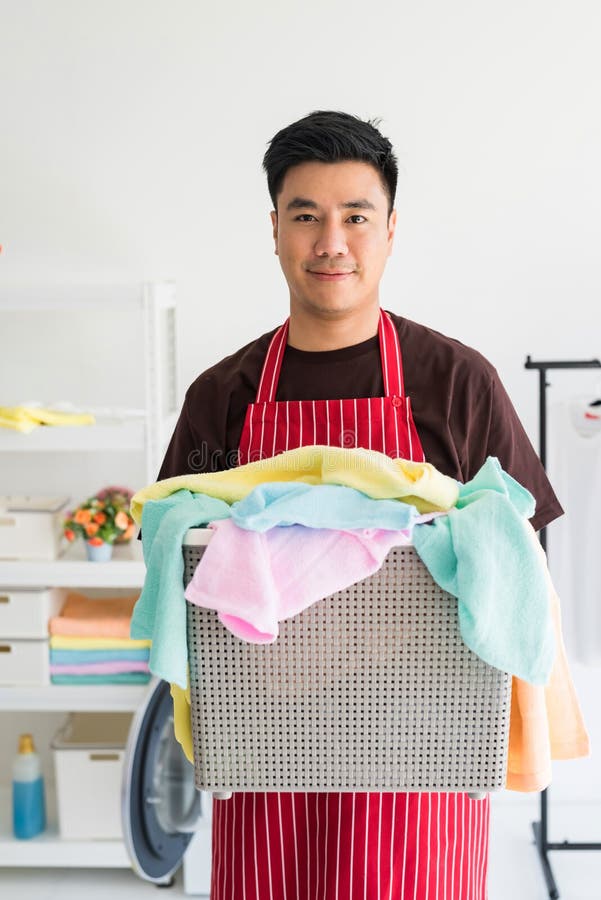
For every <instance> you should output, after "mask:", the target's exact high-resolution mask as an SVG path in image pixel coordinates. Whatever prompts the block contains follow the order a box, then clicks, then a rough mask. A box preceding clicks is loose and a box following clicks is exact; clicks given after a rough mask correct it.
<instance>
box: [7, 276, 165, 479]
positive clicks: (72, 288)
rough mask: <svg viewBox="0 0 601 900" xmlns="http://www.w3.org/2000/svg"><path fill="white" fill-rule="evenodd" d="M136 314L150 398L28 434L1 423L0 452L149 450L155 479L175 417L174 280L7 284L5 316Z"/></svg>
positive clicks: (149, 465) (150, 469) (148, 467)
mask: <svg viewBox="0 0 601 900" xmlns="http://www.w3.org/2000/svg"><path fill="white" fill-rule="evenodd" d="M94 308H96V309H102V310H114V315H115V317H116V318H117V317H118V316H119V311H120V310H125V309H134V310H137V311H138V312H139V331H138V334H139V335H140V336H141V340H140V341H139V350H141V361H140V367H141V370H142V375H143V378H144V393H145V403H144V408H143V409H139V410H131V409H122V410H120V409H119V408H111V409H110V410H106V411H105V412H104V413H103V414H102V415H100V416H99V417H98V420H97V424H95V425H87V426H83V427H61V428H38V429H36V430H35V431H34V432H32V433H31V434H21V433H19V432H17V431H11V430H8V429H0V453H1V452H18V453H22V452H25V453H28V452H34V453H35V452H38V453H40V452H46V453H49V452H55V451H68V452H79V453H81V452H91V453H97V452H103V451H111V450H113V451H114V450H118V451H129V450H138V451H143V452H144V454H145V473H146V482H147V483H150V482H151V481H154V479H155V477H156V473H157V471H158V467H159V465H160V462H161V459H162V453H163V448H164V446H165V444H166V442H167V440H168V438H169V437H170V435H171V433H172V432H173V428H174V427H175V422H176V420H177V414H178V407H177V377H176V323H175V308H176V304H175V285H174V284H173V283H172V282H154V283H146V284H139V285H115V286H110V285H107V286H97V285H94V286H90V285H64V286H51V287H45V286H40V285H12V286H11V285H8V286H7V285H3V286H2V287H0V316H1V315H2V313H9V312H30V313H35V312H46V313H47V312H57V313H58V312H68V311H69V310H75V309H77V310H78V311H81V310H82V309H89V310H93V309H94Z"/></svg>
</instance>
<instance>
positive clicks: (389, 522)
mask: <svg viewBox="0 0 601 900" xmlns="http://www.w3.org/2000/svg"><path fill="white" fill-rule="evenodd" d="M231 513H232V519H233V520H234V522H235V523H236V525H238V526H239V527H240V528H244V529H245V530H246V531H261V532H263V531H268V530H269V529H270V528H273V527H274V526H276V525H304V526H305V527H307V528H331V529H335V530H337V531H352V530H355V529H359V528H378V529H385V530H387V531H404V530H406V529H411V528H412V527H413V524H414V522H415V519H416V518H417V517H418V515H419V513H418V511H417V510H416V509H415V507H414V506H409V504H408V503H402V502H401V501H399V500H374V499H373V498H372V497H368V496H367V494H364V493H362V492H361V491H357V490H355V488H351V487H343V486H341V485H337V484H317V485H311V484H304V483H302V482H298V481H292V482H290V481H275V482H266V483H265V484H261V485H259V486H258V487H256V488H254V490H252V491H251V492H250V494H248V496H247V497H245V498H244V499H243V500H238V501H237V502H236V503H233V504H232V507H231Z"/></svg>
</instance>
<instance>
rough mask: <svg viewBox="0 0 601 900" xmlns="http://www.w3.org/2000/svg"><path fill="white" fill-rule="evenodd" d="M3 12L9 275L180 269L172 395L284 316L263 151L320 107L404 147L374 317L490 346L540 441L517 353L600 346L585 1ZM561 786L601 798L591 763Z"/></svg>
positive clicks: (598, 80)
mask: <svg viewBox="0 0 601 900" xmlns="http://www.w3.org/2000/svg"><path fill="white" fill-rule="evenodd" d="M0 22H1V23H2V24H1V28H0V84H2V105H1V113H0V134H1V138H0V242H1V243H2V244H3V245H4V252H3V254H2V255H1V256H0V279H2V280H7V281H21V280H27V281H32V280H34V281H65V280H68V281H104V282H115V281H139V280H142V279H152V278H163V277H168V278H174V279H176V281H177V283H178V297H179V304H180V306H179V335H180V345H181V351H182V356H181V376H182V388H183V387H185V386H186V385H187V384H188V383H189V382H190V381H191V380H192V379H193V378H194V377H195V375H196V374H197V373H198V372H199V371H201V370H202V369H203V368H205V367H207V366H208V365H209V364H211V363H213V362H215V361H216V360H217V359H219V358H221V357H222V356H224V355H226V354H227V353H228V352H231V351H232V350H233V349H235V348H236V347H238V346H240V345H241V344H243V343H244V342H246V341H247V340H250V339H251V338H253V337H254V336H256V335H257V334H259V333H261V332H263V331H265V330H267V329H269V328H270V327H273V326H274V325H275V324H277V323H278V322H279V321H281V320H282V319H283V318H284V316H285V314H286V308H287V293H286V290H285V283H284V281H283V278H282V276H281V273H280V271H279V268H278V264H277V259H276V257H275V256H274V255H273V253H272V245H271V237H270V223H269V218H268V212H269V209H270V202H269V198H268V194H267V190H266V186H265V182H264V177H263V175H262V172H261V158H262V154H263V152H264V150H265V148H266V143H267V141H268V140H269V138H270V137H271V136H272V135H273V134H274V133H275V131H276V130H278V129H279V128H280V127H282V126H283V125H285V124H287V123H289V122H290V121H292V120H294V119H295V118H298V117H300V116H302V115H304V114H305V113H307V112H309V111H311V110H312V109H316V108H336V109H343V110H347V111H351V112H354V113H357V114H359V115H362V116H365V117H371V116H381V117H383V122H382V126H381V127H382V130H383V132H384V133H385V134H387V135H388V136H390V138H391V139H392V141H393V143H394V144H395V147H396V150H397V153H398V156H399V159H400V162H401V166H402V177H401V181H400V186H399V196H398V210H399V227H398V232H397V241H396V248H395V254H394V256H393V258H392V259H391V261H390V263H389V268H388V271H387V274H386V276H385V281H384V285H383V291H382V299H383V305H385V306H386V307H388V308H390V309H393V310H395V311H396V312H399V313H401V314H405V315H407V316H408V317H410V318H415V319H418V320H421V321H423V322H426V323H427V324H430V325H432V326H433V327H435V328H438V329H440V330H442V331H444V332H446V333H448V334H451V335H453V336H455V337H458V338H460V339H461V340H463V341H465V342H466V343H469V344H472V345H475V346H477V347H478V348H479V349H480V350H481V351H482V352H484V353H485V355H487V356H488V357H489V358H490V359H491V360H492V361H493V362H494V363H495V365H496V366H497V368H498V369H499V371H500V373H501V376H502V378H503V379H504V381H505V383H506V385H507V387H508V389H509V391H510V393H511V395H512V397H513V399H514V402H515V405H516V407H517V409H518V411H519V413H520V414H521V416H522V418H523V420H524V422H525V424H526V426H527V428H528V430H529V432H530V434H531V436H532V437H533V439H535V438H536V421H537V419H536V414H537V407H536V396H537V380H536V377H535V375H534V374H533V373H527V372H525V371H524V369H523V362H524V359H525V356H526V354H527V353H531V354H532V355H533V356H535V357H538V358H557V357H559V358H586V357H591V356H594V355H599V354H601V272H600V267H599V239H600V236H601V227H600V226H601V222H600V218H601V176H600V171H599V170H600V165H599V160H601V113H600V111H601V97H600V84H601V65H600V62H599V60H600V53H599V46H600V38H601V6H600V5H599V3H598V2H597V0H507V2H505V3H496V2H485V0H454V2H452V3H449V2H445V0H423V2H421V3H419V4H418V3H410V2H407V0H400V2H396V3H392V2H391V3H384V2H381V0H373V2H371V3H369V4H365V3H364V2H358V0H344V2H343V0H334V2H330V3H327V4H326V3H323V2H318V0H305V2H303V3H298V4H291V3H284V2H276V0H255V2H253V3H248V2H242V0H236V2H230V3H229V4H221V5H217V4H210V3H203V2H193V0H172V2H170V3H166V2H163V3H160V2H157V0H104V2H102V3H97V2H90V0H52V2H50V0H47V2H43V0H37V2H35V0H21V2H19V3H16V2H14V0H0ZM131 347H132V350H133V351H134V352H135V336H133V335H132V340H131ZM586 377H587V378H589V379H590V376H586ZM553 381H554V383H557V382H559V384H561V376H559V377H558V379H555V378H554V379H553ZM589 384H590V380H589ZM0 388H1V386H0ZM0 402H1V400H0ZM592 677H594V678H595V679H596V685H597V687H598V685H599V677H598V672H597V673H595V674H594V676H591V675H587V676H586V678H585V679H584V680H585V681H586V683H587V684H591V683H592V682H591V678H592ZM592 693H594V692H592ZM592 693H591V697H590V706H589V709H588V710H587V712H588V715H589V717H590V718H591V720H592V719H593V718H595V715H596V713H595V710H594V709H593V708H592V699H593V697H592ZM595 722H596V718H595ZM595 727H597V726H596V725H595ZM568 765H571V764H564V769H565V768H567V766H568ZM576 769H577V767H576V766H574V771H575V772H576ZM574 778H575V781H576V783H577V788H578V789H580V790H581V793H582V794H583V795H586V794H587V793H590V786H591V783H592V784H593V787H594V789H595V790H597V792H598V793H599V795H600V796H601V775H600V773H599V766H598V764H595V765H593V766H592V768H591V769H588V770H587V773H586V776H583V777H582V779H581V781H580V782H578V775H577V774H575V775H574ZM566 790H569V791H572V790H573V785H572V786H571V787H569V788H567V789H566Z"/></svg>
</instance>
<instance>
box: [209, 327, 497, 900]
mask: <svg viewBox="0 0 601 900" xmlns="http://www.w3.org/2000/svg"><path fill="white" fill-rule="evenodd" d="M378 334H379V338H380V352H381V358H382V370H383V376H384V390H385V396H384V397H363V398H358V399H357V400H354V399H352V400H315V401H313V400H303V401H291V402H279V401H276V399H275V396H276V390H277V384H278V378H279V374H280V369H281V366H282V360H283V356H284V351H285V347H286V341H287V335H288V323H285V324H284V325H283V326H282V327H281V328H280V329H279V330H278V331H277V332H276V333H275V335H274V337H273V338H272V341H271V344H270V347H269V350H268V351H267V356H266V359H265V364H264V366H263V372H262V376H261V381H260V384H259V389H258V392H257V400H256V403H254V404H252V405H250V406H249V407H248V411H247V414H246V420H245V424H244V429H243V432H242V437H241V439H240V463H241V464H243V463H246V462H249V461H251V460H256V459H261V458H264V457H268V456H273V455H275V454H276V453H281V452H282V451H284V450H289V449H293V448H295V447H301V446H308V445H311V444H327V445H330V446H332V445H336V446H345V447H355V446H356V447H366V448H371V449H374V450H379V451H381V452H385V453H387V454H388V455H390V456H392V457H403V458H406V459H415V460H420V461H421V460H423V459H424V455H423V451H422V447H421V443H420V440H419V437H418V434H417V431H416V429H415V425H414V423H413V416H412V414H411V405H410V401H409V397H406V396H405V394H404V390H403V366H402V358H401V348H400V344H399V338H398V334H397V331H396V328H395V327H394V324H393V323H392V320H391V318H390V316H389V315H388V314H387V313H385V312H381V313H380V324H379V329H378ZM489 813H490V806H489V800H488V798H487V799H485V800H470V799H469V798H468V796H467V795H466V794H455V793H410V794H408V793H403V794H401V793H390V792H387V793H364V792H363V793H358V792H347V793H327V792H322V793H307V792H297V793H273V792H270V793H235V794H233V795H232V797H231V799H229V800H217V801H215V802H214V804H213V851H212V875H211V900H392V898H395V900H486V897H487V889H486V871H487V861H488V823H489Z"/></svg>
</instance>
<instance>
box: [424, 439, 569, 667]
mask: <svg viewBox="0 0 601 900" xmlns="http://www.w3.org/2000/svg"><path fill="white" fill-rule="evenodd" d="M534 507H535V502H534V498H533V497H532V495H531V494H530V493H529V491H527V490H526V489H525V488H523V487H522V486H521V485H520V484H518V482H517V481H515V480H514V479H513V478H512V477H511V476H510V475H508V474H507V473H506V472H504V471H503V469H502V468H501V466H500V464H499V461H498V459H496V458H495V457H489V458H488V459H487V460H486V462H485V463H484V465H483V466H482V468H481V469H480V471H479V472H478V473H477V475H476V476H475V477H474V478H473V479H472V480H471V481H468V482H467V483H466V484H464V485H461V486H460V489H459V499H458V501H457V506H456V507H455V509H452V510H450V512H449V513H448V514H447V515H445V516H441V517H439V518H437V519H435V520H434V521H433V522H432V523H430V524H428V525H418V526H416V527H415V529H414V531H413V543H414V545H415V549H416V550H417V553H418V554H419V556H420V558H421V559H422V561H423V563H424V564H425V566H426V567H427V568H428V569H429V571H430V573H431V575H432V577H433V578H434V580H435V581H436V583H437V584H438V585H440V587H442V588H443V589H444V590H445V591H448V592H449V594H452V595H453V596H454V597H457V600H458V612H459V627H460V631H461V636H462V638H463V640H464V641H465V643H466V644H467V646H468V647H470V648H471V649H472V650H473V651H474V653H476V654H477V655H478V656H479V657H480V658H481V659H483V660H484V661H485V662H487V663H489V665H491V666H495V667H496V668H497V669H502V670H503V671H505V672H509V673H511V674H512V675H517V676H518V677H519V678H521V679H522V680H523V681H528V682H530V683H531V684H546V682H547V681H548V679H549V676H550V674H551V668H552V665H553V659H554V656H555V637H554V633H553V625H552V621H551V612H550V606H549V590H548V583H547V577H546V571H545V563H544V559H543V557H542V555H541V554H540V553H539V552H537V547H536V546H535V545H534V543H533V540H532V535H531V533H528V532H529V528H530V526H529V525H528V522H527V519H528V518H530V516H532V515H533V513H534Z"/></svg>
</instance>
